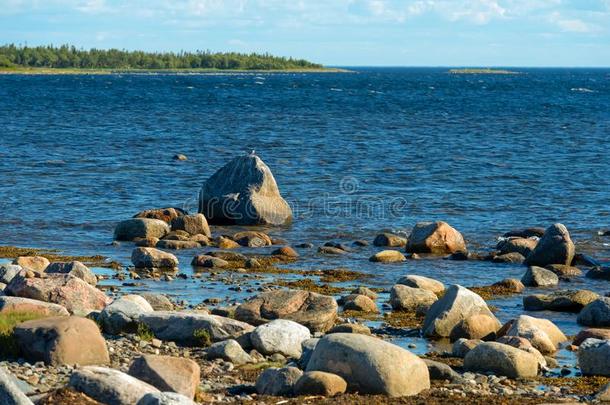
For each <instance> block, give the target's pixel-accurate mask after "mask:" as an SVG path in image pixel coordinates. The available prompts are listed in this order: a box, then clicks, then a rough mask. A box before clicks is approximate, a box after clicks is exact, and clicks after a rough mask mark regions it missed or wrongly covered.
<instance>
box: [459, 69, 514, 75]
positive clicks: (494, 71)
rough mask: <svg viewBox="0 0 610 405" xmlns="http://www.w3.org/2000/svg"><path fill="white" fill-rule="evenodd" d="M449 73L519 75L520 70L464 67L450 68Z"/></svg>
mask: <svg viewBox="0 0 610 405" xmlns="http://www.w3.org/2000/svg"><path fill="white" fill-rule="evenodd" d="M449 73H451V74H456V75H518V74H521V73H520V72H515V71H512V70H504V69H490V68H463V69H450V70H449Z"/></svg>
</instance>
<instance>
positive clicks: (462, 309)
mask: <svg viewBox="0 0 610 405" xmlns="http://www.w3.org/2000/svg"><path fill="white" fill-rule="evenodd" d="M474 315H487V316H489V317H490V318H492V319H493V320H495V321H496V322H497V323H498V325H500V322H499V321H498V320H497V319H496V317H495V316H494V314H493V313H492V312H491V311H490V310H489V307H488V306H487V303H486V302H485V300H484V299H483V298H481V297H480V296H479V295H477V294H475V293H474V292H472V291H470V290H469V289H467V288H464V287H462V286H460V285H452V286H450V287H449V288H447V291H446V292H445V295H444V296H443V297H442V298H441V299H439V300H438V301H436V302H435V303H434V304H432V306H431V307H430V309H429V310H428V312H427V313H426V318H425V319H424V326H423V332H424V335H425V336H429V337H449V336H451V332H452V331H453V329H454V328H455V327H456V326H457V325H458V324H459V323H460V322H461V321H462V320H464V319H467V318H470V317H471V316H474Z"/></svg>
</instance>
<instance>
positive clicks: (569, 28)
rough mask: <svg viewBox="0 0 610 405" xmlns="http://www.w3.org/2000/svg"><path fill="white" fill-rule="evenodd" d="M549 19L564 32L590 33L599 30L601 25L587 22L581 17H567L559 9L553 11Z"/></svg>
mask: <svg viewBox="0 0 610 405" xmlns="http://www.w3.org/2000/svg"><path fill="white" fill-rule="evenodd" d="M549 21H550V22H551V23H553V24H555V25H557V26H558V27H559V29H561V30H562V31H564V32H579V33H588V32H595V31H598V30H599V27H598V26H597V25H595V24H591V23H586V22H585V21H583V20H581V19H579V18H565V17H563V16H562V14H561V13H559V12H558V11H555V12H553V13H551V15H550V16H549Z"/></svg>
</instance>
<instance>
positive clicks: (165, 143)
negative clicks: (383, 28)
mask: <svg viewBox="0 0 610 405" xmlns="http://www.w3.org/2000/svg"><path fill="white" fill-rule="evenodd" d="M519 71H521V72H523V73H524V74H520V75H450V74H447V73H446V69H433V68H429V69H415V68H413V69H406V68H395V69H381V68H380V69H356V73H337V74H321V73H317V74H316V73H312V74H303V73H294V74H260V73H256V74H236V75H115V76H85V75H83V76H71V75H66V76H22V75H4V76H3V75H0V140H1V142H0V208H1V209H2V216H1V217H0V244H3V245H4V244H11V245H18V246H28V247H48V248H60V249H63V250H64V251H65V252H66V253H67V254H93V253H95V254H105V255H108V256H110V257H112V258H113V259H118V260H120V261H121V262H123V263H124V264H128V263H129V255H130V252H131V249H132V246H131V245H130V244H128V243H124V244H122V245H121V246H119V247H114V246H111V245H110V242H111V240H112V231H113V228H114V225H115V224H116V223H117V222H118V221H119V220H122V219H125V218H129V217H131V216H132V215H133V214H134V213H136V212H138V211H140V210H142V209H147V208H153V207H164V206H179V207H183V208H186V209H190V210H195V209H196V195H197V192H198V189H199V187H200V186H201V184H202V183H203V181H204V180H205V179H206V178H207V177H208V176H210V175H211V174H212V173H213V172H214V171H215V170H216V169H218V168H219V167H221V166H222V165H223V164H224V163H225V162H226V161H228V160H229V159H231V158H232V157H234V156H235V155H237V154H240V153H245V152H250V151H251V150H253V149H254V150H256V153H257V154H258V155H259V156H261V157H262V158H263V159H264V160H265V161H266V162H267V164H268V165H269V166H270V167H271V169H272V170H273V172H274V174H275V176H276V179H277V182H278V184H279V186H280V188H281V191H282V193H283V195H284V197H285V198H286V199H287V200H288V201H289V202H290V203H291V204H292V205H293V208H294V211H295V213H296V218H295V221H294V224H293V225H292V226H291V227H287V228H282V229H272V230H270V233H271V234H272V235H273V236H277V237H281V238H284V239H286V240H288V241H290V242H291V243H294V244H296V243H300V242H312V243H314V244H316V246H317V245H319V244H322V243H324V242H326V241H329V240H333V241H337V242H347V243H351V242H352V241H353V240H355V239H360V238H362V239H367V240H369V241H372V239H373V238H374V236H375V234H376V233H377V232H379V231H381V230H393V231H397V232H407V233H408V231H409V230H410V228H411V227H412V226H413V224H414V223H415V222H417V221H420V220H434V219H442V220H446V221H447V222H449V223H451V224H452V225H453V226H455V227H456V228H457V229H459V230H460V231H461V232H462V233H463V234H464V236H465V237H466V239H467V240H468V244H469V246H470V247H471V248H472V249H473V250H488V249H491V248H493V247H494V245H495V243H496V240H497V237H498V236H499V235H501V234H502V233H504V232H506V231H508V230H510V229H513V228H518V227H524V226H535V225H538V226H547V225H549V224H551V223H554V222H562V223H564V224H565V225H566V226H567V227H568V229H569V230H570V231H571V233H572V236H573V239H574V240H575V242H576V243H577V249H578V250H579V251H581V252H586V253H588V254H591V255H593V256H594V257H596V258H597V259H598V260H600V261H602V262H607V261H609V260H610V237H600V236H598V235H597V231H598V230H600V229H607V228H609V227H610V220H609V216H610V205H609V201H610V157H609V152H610V146H609V142H608V136H609V135H610V70H608V69H605V70H604V69H519ZM175 153H184V154H186V155H187V156H188V158H189V160H188V161H186V162H177V161H174V160H173V159H172V156H173V154H175ZM213 232H214V233H220V232H226V233H231V232H233V230H231V229H218V228H214V229H213ZM376 250H378V249H377V248H374V247H366V248H361V249H355V250H354V252H353V253H350V254H348V255H345V256H340V257H329V256H322V255H319V254H317V253H316V249H311V250H300V253H301V255H302V258H301V260H299V261H298V262H297V263H296V264H294V265H292V266H291V267H293V268H298V269H316V268H335V267H346V268H350V269H353V270H359V271H364V272H368V273H372V274H374V275H375V278H374V279H372V280H371V281H370V283H369V284H372V285H374V286H379V287H389V286H391V285H392V283H393V282H394V281H395V280H397V279H398V278H399V277H400V276H402V275H404V274H407V273H416V274H422V275H426V276H430V277H434V278H437V279H439V280H441V281H443V282H445V283H460V284H463V285H466V286H471V285H488V284H491V283H493V282H495V281H498V280H500V279H502V278H505V277H517V278H520V277H521V275H522V274H523V272H524V271H525V269H524V268H523V267H522V266H520V265H501V264H492V263H488V262H456V261H445V260H421V261H409V262H406V263H402V264H397V265H380V264H374V263H370V262H369V261H368V257H369V256H370V255H371V254H373V253H374V252H375V251H376ZM194 253H195V252H193V251H181V252H179V253H178V256H179V258H180V261H181V263H182V264H183V265H182V266H181V271H182V272H184V273H187V274H190V273H192V269H191V268H190V266H189V265H188V263H190V259H191V258H192V256H193V255H194ZM99 271H106V270H102V269H99ZM106 272H107V271H106ZM108 274H111V273H108ZM109 283H111V282H109ZM261 283H263V281H261ZM255 287H256V286H255ZM560 287H561V288H574V287H578V288H589V289H592V290H595V291H598V292H600V293H605V292H606V291H608V284H607V282H605V281H593V280H589V279H586V278H584V277H583V278H580V279H578V280H577V282H575V283H570V284H566V283H562V285H561V286H560ZM144 289H153V290H159V291H163V292H165V293H168V294H170V295H173V296H175V297H177V298H180V299H184V300H187V301H189V302H190V303H193V304H196V303H199V302H201V301H202V300H203V299H205V298H207V297H225V296H228V297H230V298H231V299H241V298H244V297H246V296H248V295H251V294H250V293H247V292H234V291H228V290H227V286H226V285H224V284H222V283H216V284H215V283H212V282H206V283H202V282H201V281H196V280H192V279H187V280H175V281H173V282H172V283H169V284H168V283H154V282H150V281H143V285H142V286H138V287H133V288H126V290H135V291H141V290H144ZM531 291H533V290H531V289H529V290H528V293H529V292H531ZM521 298H522V297H521V296H514V297H511V298H508V299H501V300H496V301H494V302H493V304H494V305H496V306H497V307H498V308H499V312H498V317H499V318H500V319H501V320H502V321H505V320H507V319H510V318H511V317H513V316H515V315H517V314H520V313H522V306H521ZM380 302H381V301H380ZM534 315H536V316H545V317H549V318H550V319H552V320H553V321H555V322H556V323H557V324H558V325H559V326H560V327H561V328H562V329H563V330H564V331H565V332H566V334H575V333H576V332H577V331H578V330H579V327H578V326H577V325H576V323H575V317H576V315H573V314H558V313H548V312H544V313H537V314H534ZM418 350H419V349H418Z"/></svg>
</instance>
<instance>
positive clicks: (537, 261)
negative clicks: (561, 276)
mask: <svg viewBox="0 0 610 405" xmlns="http://www.w3.org/2000/svg"><path fill="white" fill-rule="evenodd" d="M574 253H575V247H574V243H573V242H572V239H571V238H570V233H569V232H568V230H567V228H566V227H565V226H564V225H563V224H554V225H551V226H550V227H548V228H547V230H546V231H545V232H544V235H543V236H542V238H540V240H539V241H538V244H537V245H536V248H535V249H534V250H533V251H532V253H530V254H529V255H528V256H527V258H526V259H525V264H527V265H528V266H546V265H549V264H566V265H570V264H571V263H572V259H573V258H574Z"/></svg>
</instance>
